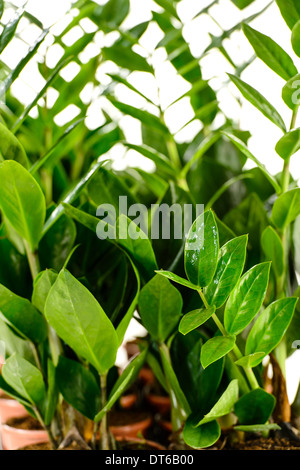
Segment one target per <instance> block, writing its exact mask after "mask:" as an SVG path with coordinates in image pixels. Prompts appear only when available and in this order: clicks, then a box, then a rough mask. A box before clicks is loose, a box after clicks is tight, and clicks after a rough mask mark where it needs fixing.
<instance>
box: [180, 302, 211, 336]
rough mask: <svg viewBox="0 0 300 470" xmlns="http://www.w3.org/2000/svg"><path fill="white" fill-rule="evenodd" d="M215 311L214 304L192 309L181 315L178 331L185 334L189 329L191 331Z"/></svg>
mask: <svg viewBox="0 0 300 470" xmlns="http://www.w3.org/2000/svg"><path fill="white" fill-rule="evenodd" d="M215 311H216V308H215V307H214V306H213V307H209V308H198V309H196V310H192V311H191V312H189V313H187V314H186V315H184V316H183V318H182V319H181V321H180V324H179V327H178V331H179V332H180V333H182V334H183V335H186V334H187V333H189V332H190V331H193V330H195V329H196V328H198V327H199V326H201V325H203V323H205V322H206V321H207V320H208V319H209V318H210V317H211V316H212V314H213V313H215Z"/></svg>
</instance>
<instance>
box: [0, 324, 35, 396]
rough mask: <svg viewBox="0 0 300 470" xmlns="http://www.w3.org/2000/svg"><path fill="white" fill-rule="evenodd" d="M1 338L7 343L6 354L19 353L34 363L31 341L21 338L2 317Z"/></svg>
mask: <svg viewBox="0 0 300 470" xmlns="http://www.w3.org/2000/svg"><path fill="white" fill-rule="evenodd" d="M0 338H1V341H3V342H4V343H5V356H6V357H8V356H11V355H12V354H14V353H18V354H19V355H20V356H22V357H23V358H24V359H27V361H29V362H32V363H34V357H33V352H32V347H31V344H30V342H29V341H27V340H24V339H23V338H20V336H18V335H17V334H15V333H14V332H13V330H12V329H11V328H10V327H9V326H8V324H7V323H6V322H5V321H4V320H2V318H0ZM0 388H1V387H0Z"/></svg>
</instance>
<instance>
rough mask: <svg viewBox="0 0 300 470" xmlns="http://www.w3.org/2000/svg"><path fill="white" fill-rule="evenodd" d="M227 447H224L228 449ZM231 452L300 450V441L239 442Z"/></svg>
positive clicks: (267, 440)
mask: <svg viewBox="0 0 300 470" xmlns="http://www.w3.org/2000/svg"><path fill="white" fill-rule="evenodd" d="M226 448H227V446H225V447H224V449H226ZM228 449H229V450H300V441H289V440H288V439H283V438H281V439H280V438H262V437H261V438H258V439H252V440H250V439H249V440H247V441H245V442H237V443H235V444H233V445H231V446H229V447H228Z"/></svg>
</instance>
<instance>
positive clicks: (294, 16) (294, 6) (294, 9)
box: [276, 0, 300, 29]
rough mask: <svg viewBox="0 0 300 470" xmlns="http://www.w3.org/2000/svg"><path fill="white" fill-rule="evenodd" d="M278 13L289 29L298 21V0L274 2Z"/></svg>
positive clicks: (299, 6) (299, 12)
mask: <svg viewBox="0 0 300 470" xmlns="http://www.w3.org/2000/svg"><path fill="white" fill-rule="evenodd" d="M276 3H277V5H278V7H279V9H280V13H281V15H282V17H283V19H284V20H285V22H286V24H287V25H288V27H289V28H290V29H293V27H294V26H295V24H296V23H297V21H299V20H300V5H299V2H298V0H276Z"/></svg>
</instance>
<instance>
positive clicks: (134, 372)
mask: <svg viewBox="0 0 300 470" xmlns="http://www.w3.org/2000/svg"><path fill="white" fill-rule="evenodd" d="M147 352H148V350H147V349H145V350H144V351H143V352H141V353H140V354H139V355H138V356H136V357H135V358H134V359H132V360H131V361H130V363H129V364H128V366H127V367H126V368H125V369H124V371H122V373H121V375H120V376H119V378H118V379H117V381H116V383H115V385H114V386H113V388H112V390H111V392H110V394H109V397H108V400H107V403H106V404H105V406H104V407H103V408H102V409H101V411H100V412H99V413H97V415H96V416H95V417H94V418H93V419H94V421H96V422H98V421H101V419H102V417H103V416H104V414H105V413H107V412H108V411H109V410H110V409H111V408H112V407H113V405H114V404H115V403H116V401H117V400H118V399H119V398H120V397H121V396H122V395H123V394H124V392H126V390H127V389H128V388H129V387H130V386H131V385H132V384H133V383H134V381H135V380H136V378H137V376H138V374H139V372H140V370H141V368H142V366H143V364H144V362H145V359H146V355H147Z"/></svg>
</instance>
